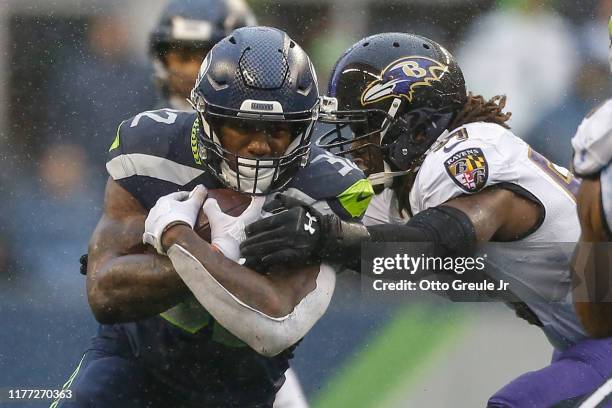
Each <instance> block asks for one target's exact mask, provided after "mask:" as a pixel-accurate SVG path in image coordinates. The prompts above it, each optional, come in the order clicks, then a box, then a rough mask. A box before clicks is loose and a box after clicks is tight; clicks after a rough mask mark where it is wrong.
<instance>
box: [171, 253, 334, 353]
mask: <svg viewBox="0 0 612 408" xmlns="http://www.w3.org/2000/svg"><path fill="white" fill-rule="evenodd" d="M168 256H169V257H170V260H171V261H172V265H173V266H174V269H175V270H176V272H177V273H178V274H179V275H180V277H181V279H182V280H183V281H184V282H185V284H186V285H187V287H188V288H189V289H190V290H191V292H192V293H193V294H194V296H195V297H196V299H197V300H198V302H200V304H201V305H202V306H203V307H204V308H205V309H206V310H207V311H208V312H209V313H210V314H211V315H212V316H213V317H214V318H215V319H216V320H217V321H218V322H219V323H220V324H221V325H222V326H223V327H225V328H226V329H227V330H229V331H230V332H231V333H232V334H233V335H234V336H236V337H238V338H239V339H240V340H242V341H244V342H245V343H246V344H248V345H249V346H250V347H251V348H252V349H253V350H255V351H256V352H258V353H259V354H262V355H264V356H268V357H271V356H275V355H277V354H279V353H280V352H282V351H283V350H285V349H287V348H288V347H290V346H292V345H293V344H295V343H296V342H297V341H299V340H300V339H301V338H302V337H304V336H305V335H306V333H308V331H309V330H310V329H311V328H312V326H314V324H315V323H316V322H317V320H319V318H320V317H321V316H323V314H324V313H325V311H326V310H327V306H328V305H329V302H330V301H331V297H332V295H333V293H334V288H335V285H336V273H335V271H334V270H333V269H332V268H331V267H330V266H329V265H326V264H321V267H320V271H319V275H318V276H317V282H316V288H315V289H314V290H313V291H312V292H310V293H309V294H308V295H306V296H305V297H304V299H302V300H301V301H300V303H299V304H298V305H297V306H295V308H294V309H293V311H292V312H291V313H290V314H288V315H286V316H283V317H271V316H268V315H266V314H265V313H263V312H261V311H259V310H257V309H255V308H253V307H251V306H249V305H247V304H246V303H244V302H242V301H241V300H240V299H238V298H237V297H236V296H234V295H233V294H232V293H231V292H230V291H228V290H227V289H226V288H224V287H223V286H222V285H221V284H220V283H219V282H218V281H217V280H216V279H215V278H214V277H213V276H212V275H211V274H210V273H209V272H208V271H207V270H206V268H204V266H203V265H202V264H201V263H200V261H198V260H197V259H196V258H195V257H194V256H193V255H191V254H190V253H189V252H188V251H187V250H186V249H184V248H183V247H181V246H180V245H177V244H174V245H172V247H170V249H169V250H168Z"/></svg>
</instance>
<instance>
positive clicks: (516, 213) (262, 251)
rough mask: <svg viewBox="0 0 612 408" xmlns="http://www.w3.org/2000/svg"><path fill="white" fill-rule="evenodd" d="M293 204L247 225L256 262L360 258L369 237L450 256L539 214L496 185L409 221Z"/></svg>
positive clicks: (248, 249)
mask: <svg viewBox="0 0 612 408" xmlns="http://www.w3.org/2000/svg"><path fill="white" fill-rule="evenodd" d="M288 204H289V207H292V208H291V209H290V210H289V211H285V212H283V213H280V214H278V215H275V216H273V217H270V218H266V219H263V220H261V221H257V222H256V223H254V224H252V225H250V226H249V227H248V228H247V236H248V237H249V238H248V239H247V240H246V241H245V242H244V243H243V245H242V246H241V248H242V252H243V254H244V255H245V256H247V257H249V258H251V262H259V263H264V264H274V263H278V262H282V261H286V260H292V261H294V262H295V261H296V260H304V259H306V258H307V257H309V256H312V254H320V255H321V257H322V258H323V259H325V260H328V261H332V262H338V261H343V260H358V259H359V257H360V252H361V244H362V243H364V242H430V243H432V244H433V245H431V246H430V247H429V248H430V250H431V251H432V254H431V255H438V256H447V255H453V254H456V253H466V252H470V248H471V247H473V245H474V244H476V242H477V241H489V240H491V239H495V240H511V239H516V238H517V237H520V236H521V235H523V234H524V233H525V232H527V231H529V229H530V228H532V227H533V226H534V225H536V223H537V222H538V219H539V217H540V209H539V208H538V206H537V205H536V204H535V203H533V202H531V201H528V200H527V199H525V198H522V197H521V196H519V195H517V194H515V193H513V192H511V191H509V190H505V189H502V188H497V187H490V188H487V189H485V190H483V191H481V192H479V193H476V194H472V195H463V196H460V197H457V198H453V199H451V200H449V201H447V202H446V203H444V204H442V205H440V206H438V207H433V208H430V209H427V210H425V211H422V212H421V213H419V214H417V215H416V216H414V217H412V218H411V219H410V221H408V223H406V224H405V225H390V224H382V225H373V226H369V227H366V226H364V225H361V224H356V223H350V222H346V221H342V220H340V219H339V218H338V217H337V216H335V215H333V214H330V215H320V214H315V211H314V210H313V209H312V208H308V207H304V206H301V205H299V204H296V203H293V204H292V203H288ZM305 214H311V216H313V214H315V215H316V218H317V220H318V223H317V224H316V227H317V229H316V233H315V234H307V233H303V232H301V229H300V228H299V226H300V225H301V223H304V220H305V219H306V217H308V216H307V215H305ZM289 231H298V233H299V234H300V236H301V239H299V240H296V239H294V240H291V241H288V240H284V241H283V240H282V239H281V236H282V235H283V234H287V233H288V232H289ZM293 233H295V232H293ZM296 241H297V244H296ZM279 254H282V256H279ZM353 266H354V265H353Z"/></svg>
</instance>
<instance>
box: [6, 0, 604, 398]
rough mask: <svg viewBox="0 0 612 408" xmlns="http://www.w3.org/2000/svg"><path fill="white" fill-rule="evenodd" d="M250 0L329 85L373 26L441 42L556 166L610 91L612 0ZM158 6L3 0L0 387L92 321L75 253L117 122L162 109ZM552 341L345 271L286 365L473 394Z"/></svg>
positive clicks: (320, 393) (322, 394)
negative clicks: (365, 287) (501, 98)
mask: <svg viewBox="0 0 612 408" xmlns="http://www.w3.org/2000/svg"><path fill="white" fill-rule="evenodd" d="M249 3H250V5H251V6H252V7H253V8H254V10H255V12H256V14H257V16H258V19H259V21H260V23H261V24H264V25H270V26H276V27H279V28H282V29H284V30H286V31H287V32H288V33H289V34H290V35H291V36H292V37H293V38H294V39H295V40H297V41H298V42H299V43H300V44H302V45H303V46H304V47H305V48H306V49H307V51H308V52H309V53H310V55H311V57H312V59H313V62H314V64H315V66H316V68H317V71H318V73H319V79H320V83H321V90H322V91H324V90H325V84H326V82H327V76H328V75H327V74H328V73H329V71H330V69H331V67H332V65H333V63H334V62H335V60H336V59H337V58H338V56H339V55H340V53H341V52H342V51H343V50H344V49H345V48H346V47H347V46H348V45H350V44H351V43H353V42H354V41H356V40H357V39H359V38H361V37H363V36H365V35H367V34H373V33H376V32H383V31H408V32H415V33H419V34H423V35H425V36H428V37H430V38H432V39H434V40H436V41H438V42H440V43H442V44H443V45H445V46H446V47H447V48H448V49H449V50H450V51H451V52H452V53H454V54H455V55H456V56H457V58H458V60H459V62H460V64H461V66H462V67H463V70H464V72H465V74H466V79H467V84H468V87H469V89H471V90H473V91H475V92H478V93H482V94H484V96H487V97H491V96H493V95H495V94H506V95H508V99H509V109H510V110H511V111H513V112H514V116H513V119H512V120H511V124H512V126H513V128H514V130H515V131H516V133H517V134H518V135H519V136H521V137H523V138H524V139H525V140H527V141H528V142H529V143H531V144H532V145H533V147H534V148H535V149H536V150H539V151H540V152H541V153H543V154H545V155H546V156H548V157H549V158H551V159H552V160H553V161H556V162H557V163H559V164H562V165H567V163H568V161H569V155H570V146H569V139H570V138H571V136H572V135H573V132H574V131H575V129H576V127H577V126H578V124H579V122H580V119H581V118H582V117H583V116H584V114H585V113H586V112H588V111H589V110H590V109H591V108H592V107H594V106H595V105H597V104H598V103H599V102H600V101H602V100H603V99H605V98H606V97H608V96H609V95H610V84H609V75H608V68H607V45H608V38H607V29H606V28H607V27H606V26H607V18H608V16H609V15H611V14H612V1H610V0H574V1H570V0H559V1H554V0H549V1H533V0H500V1H495V0H474V1H471V0H410V1H407V0H406V1H401V0H251V1H249ZM163 5H164V1H162V0H131V1H129V2H128V1H108V0H99V1H94V0H80V1H77V0H53V1H42V0H38V1H36V0H0V84H1V86H0V209H1V210H0V274H1V275H0V316H1V318H2V322H3V323H4V328H3V330H2V331H0V389H7V388H59V387H61V385H62V384H63V383H64V381H65V380H66V378H67V377H68V375H69V374H70V373H71V372H72V368H73V367H74V364H75V363H76V362H77V361H78V360H79V358H80V356H81V354H82V352H83V351H84V350H85V348H86V345H87V340H88V339H89V337H90V336H91V335H93V333H94V330H95V326H96V325H95V322H94V321H93V317H92V316H91V314H90V312H89V308H88V305H87V301H86V298H85V292H84V277H83V276H81V275H80V274H79V265H78V258H79V256H80V255H81V254H82V253H85V251H86V248H87V241H88V238H89V235H90V234H91V232H92V230H93V227H94V226H95V223H96V221H97V218H98V216H99V213H100V211H101V204H102V201H101V200H102V185H103V184H102V183H103V182H104V180H105V177H106V175H105V170H104V161H105V152H106V150H107V147H108V145H109V144H110V141H111V139H112V138H113V136H114V133H115V129H116V126H117V124H118V123H119V122H120V121H121V120H122V119H125V118H127V117H129V116H132V115H133V114H135V113H137V112H139V111H142V110H146V109H149V108H150V107H151V106H153V105H154V102H155V89H154V86H153V82H152V69H151V66H150V63H149V62H148V60H147V39H148V34H149V31H150V29H151V27H152V25H153V24H154V22H155V21H156V19H157V15H158V12H159V11H160V10H161V8H162V7H163ZM550 353H551V349H550V347H549V346H548V345H547V343H546V341H545V339H544V337H543V335H541V334H540V332H539V331H538V330H537V329H536V328H532V327H530V326H528V325H527V323H524V322H523V321H520V320H518V319H516V318H515V317H514V316H513V313H512V312H510V311H509V310H506V309H505V308H504V307H503V306H502V305H497V304H496V305H493V304H452V303H450V302H448V301H445V300H443V299H438V298H429V297H418V298H414V297H413V298H409V299H407V301H406V302H404V303H401V304H395V303H390V302H389V303H384V304H381V303H380V302H378V301H376V302H375V301H372V300H371V299H365V298H363V297H361V296H360V289H359V281H358V278H356V277H354V276H345V277H343V278H342V279H341V281H340V284H339V287H338V289H337V292H336V295H335V298H334V301H333V304H332V306H331V307H330V310H329V312H328V314H327V315H326V316H325V318H324V319H323V320H322V321H321V322H320V323H319V324H318V325H317V326H316V327H315V329H314V330H313V331H312V332H311V333H310V334H309V335H308V336H307V338H306V339H305V340H304V341H303V342H302V344H301V345H300V347H299V348H298V351H297V354H296V358H295V359H294V363H293V366H294V367H295V368H296V371H297V373H298V375H299V377H300V379H301V380H302V383H303V386H304V389H305V392H306V394H307V396H308V398H309V400H310V402H311V404H312V405H313V406H315V407H348V406H351V407H417V406H418V407H449V406H452V407H475V406H484V404H485V401H486V399H487V398H488V396H489V395H491V394H492V393H493V392H494V391H495V390H497V389H498V388H500V387H501V386H502V385H504V384H505V383H506V382H508V381H509V380H511V379H512V378H514V377H515V376H517V375H518V374H520V373H523V372H525V371H528V370H532V369H537V368H540V367H542V366H544V365H545V364H547V362H548V361H549V360H550ZM0 405H2V402H1V401H0ZM23 406H27V404H25V405H23ZM32 406H38V405H36V404H33V405H32Z"/></svg>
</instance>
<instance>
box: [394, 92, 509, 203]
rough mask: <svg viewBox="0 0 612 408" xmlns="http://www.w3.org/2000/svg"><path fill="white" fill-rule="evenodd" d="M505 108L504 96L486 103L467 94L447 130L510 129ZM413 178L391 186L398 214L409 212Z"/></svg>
mask: <svg viewBox="0 0 612 408" xmlns="http://www.w3.org/2000/svg"><path fill="white" fill-rule="evenodd" d="M505 107H506V95H496V96H494V97H493V98H491V99H489V100H488V101H487V100H485V98H484V97H483V96H481V95H474V94H472V93H471V92H469V93H468V96H467V100H466V102H465V104H464V105H463V108H461V110H459V111H458V112H457V114H456V115H455V118H454V119H453V121H452V122H451V124H450V125H449V127H448V130H449V131H451V132H452V130H453V129H456V128H458V127H460V126H463V125H465V124H468V123H474V122H488V123H495V124H498V125H500V126H503V127H505V128H506V129H510V126H509V125H508V124H507V123H506V122H507V121H508V120H509V119H510V116H512V113H511V112H504V108H505ZM415 178H416V173H414V172H410V173H409V174H407V175H405V176H403V177H400V178H399V179H397V180H396V181H395V183H394V185H393V189H394V190H395V193H396V196H397V201H398V206H399V210H400V212H401V211H402V210H406V211H408V212H410V202H409V193H410V189H411V188H412V184H413V183H414V179H415Z"/></svg>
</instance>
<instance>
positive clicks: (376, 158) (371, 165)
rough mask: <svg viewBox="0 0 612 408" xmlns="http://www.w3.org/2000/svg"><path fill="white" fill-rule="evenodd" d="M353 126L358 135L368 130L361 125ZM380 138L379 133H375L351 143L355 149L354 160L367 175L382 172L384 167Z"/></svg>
mask: <svg viewBox="0 0 612 408" xmlns="http://www.w3.org/2000/svg"><path fill="white" fill-rule="evenodd" d="M351 128H352V131H353V134H354V135H355V136H356V137H358V136H359V135H362V134H364V133H365V132H367V130H365V129H361V128H360V127H359V126H355V125H352V126H351ZM378 139H379V135H378V133H374V134H372V135H370V136H369V137H367V138H361V139H357V140H355V141H354V142H353V143H352V144H351V149H355V151H354V152H353V153H352V154H351V156H352V159H353V162H354V163H355V164H356V165H357V167H359V168H360V169H361V170H362V171H363V172H364V173H365V175H366V176H369V175H370V174H373V173H378V172H381V171H383V168H384V166H383V156H382V152H381V151H380V148H378V147H377V146H378Z"/></svg>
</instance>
